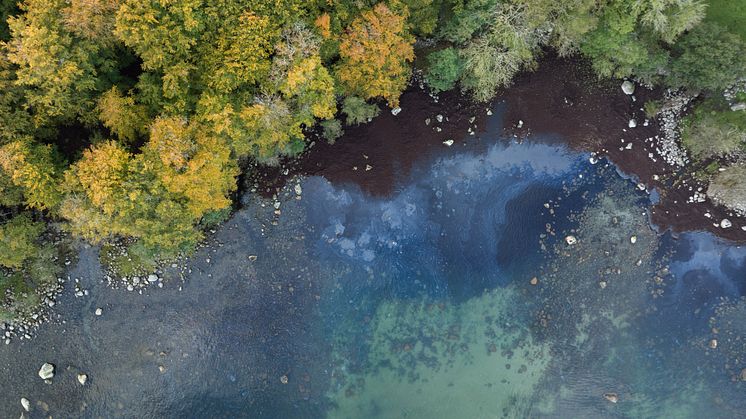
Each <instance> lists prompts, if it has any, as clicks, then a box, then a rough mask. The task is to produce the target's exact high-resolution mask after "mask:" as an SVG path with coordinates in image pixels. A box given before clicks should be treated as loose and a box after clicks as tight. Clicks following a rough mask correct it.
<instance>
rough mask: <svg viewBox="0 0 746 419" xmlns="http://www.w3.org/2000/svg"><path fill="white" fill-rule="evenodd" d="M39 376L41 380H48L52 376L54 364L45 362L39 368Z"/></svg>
mask: <svg viewBox="0 0 746 419" xmlns="http://www.w3.org/2000/svg"><path fill="white" fill-rule="evenodd" d="M39 377H40V378H41V379H42V380H49V379H51V378H52V377H54V365H52V364H50V363H49V362H45V363H44V364H43V365H42V366H41V368H39Z"/></svg>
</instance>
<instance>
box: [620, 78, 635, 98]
mask: <svg viewBox="0 0 746 419" xmlns="http://www.w3.org/2000/svg"><path fill="white" fill-rule="evenodd" d="M622 91H623V92H624V94H625V95H631V94H632V93H635V84H634V83H632V82H631V81H629V80H625V81H624V83H622Z"/></svg>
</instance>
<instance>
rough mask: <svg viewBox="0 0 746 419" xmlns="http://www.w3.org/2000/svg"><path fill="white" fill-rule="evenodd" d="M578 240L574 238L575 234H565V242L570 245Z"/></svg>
mask: <svg viewBox="0 0 746 419" xmlns="http://www.w3.org/2000/svg"><path fill="white" fill-rule="evenodd" d="M577 242H578V239H576V238H575V236H567V237H565V243H567V244H568V245H570V246H572V245H574V244H576V243H577Z"/></svg>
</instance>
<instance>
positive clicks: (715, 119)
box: [681, 100, 746, 159]
mask: <svg viewBox="0 0 746 419" xmlns="http://www.w3.org/2000/svg"><path fill="white" fill-rule="evenodd" d="M681 139H682V142H683V143H684V146H685V147H686V148H687V149H688V150H689V152H690V153H691V154H692V156H694V157H695V158H697V159H705V158H708V157H716V156H725V155H728V154H731V153H733V152H735V151H738V150H739V149H740V148H741V147H743V145H744V144H745V143H746V115H744V113H743V112H738V111H736V112H734V111H731V110H730V109H728V108H727V107H726V105H724V104H722V103H720V102H719V101H715V100H708V101H706V102H704V103H702V104H700V105H699V106H698V107H697V108H696V109H695V110H694V111H693V112H692V114H691V115H689V116H687V117H686V118H685V119H684V121H683V124H682V131H681Z"/></svg>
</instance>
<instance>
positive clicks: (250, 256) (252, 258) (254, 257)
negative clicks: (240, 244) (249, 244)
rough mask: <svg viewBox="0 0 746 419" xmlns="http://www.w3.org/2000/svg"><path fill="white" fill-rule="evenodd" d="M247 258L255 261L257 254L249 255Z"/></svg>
mask: <svg viewBox="0 0 746 419" xmlns="http://www.w3.org/2000/svg"><path fill="white" fill-rule="evenodd" d="M249 260H250V261H252V262H255V261H256V260H257V255H249Z"/></svg>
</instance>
